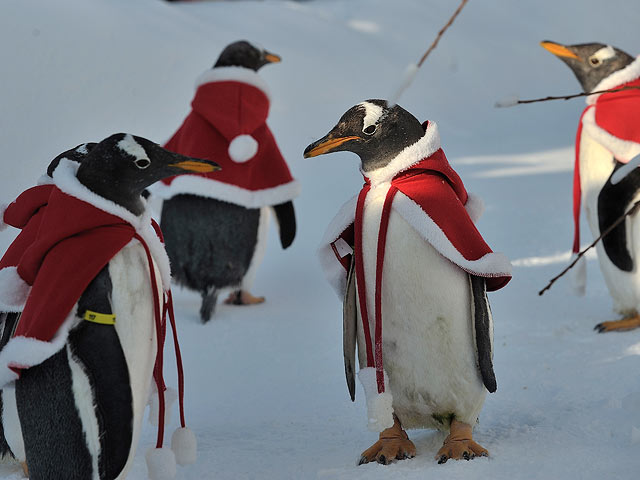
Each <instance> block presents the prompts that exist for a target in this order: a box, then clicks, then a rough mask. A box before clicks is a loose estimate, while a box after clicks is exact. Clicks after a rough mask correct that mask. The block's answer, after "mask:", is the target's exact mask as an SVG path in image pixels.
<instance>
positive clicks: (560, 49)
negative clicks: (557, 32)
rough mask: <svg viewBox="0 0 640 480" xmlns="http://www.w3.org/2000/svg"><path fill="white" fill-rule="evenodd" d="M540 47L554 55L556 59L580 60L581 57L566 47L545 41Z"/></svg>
mask: <svg viewBox="0 0 640 480" xmlns="http://www.w3.org/2000/svg"><path fill="white" fill-rule="evenodd" d="M540 46H541V47H542V48H544V49H545V50H548V51H549V52H551V53H553V54H554V55H555V56H556V57H564V58H574V59H577V60H580V57H579V56H578V55H576V54H575V53H573V52H572V51H571V50H569V49H568V48H567V47H565V46H564V45H560V44H559V43H555V42H550V41H548V40H545V41H544V42H540Z"/></svg>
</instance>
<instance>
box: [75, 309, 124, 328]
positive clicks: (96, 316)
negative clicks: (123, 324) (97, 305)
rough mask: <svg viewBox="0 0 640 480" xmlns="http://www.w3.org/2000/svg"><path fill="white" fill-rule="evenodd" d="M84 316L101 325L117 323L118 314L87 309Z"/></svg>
mask: <svg viewBox="0 0 640 480" xmlns="http://www.w3.org/2000/svg"><path fill="white" fill-rule="evenodd" d="M83 318H84V319H85V320H86V321H88V322H93V323H99V324H100V325H115V324H116V316H115V315H113V314H107V313H98V312H92V311H91V310H87V311H86V312H84V317H83Z"/></svg>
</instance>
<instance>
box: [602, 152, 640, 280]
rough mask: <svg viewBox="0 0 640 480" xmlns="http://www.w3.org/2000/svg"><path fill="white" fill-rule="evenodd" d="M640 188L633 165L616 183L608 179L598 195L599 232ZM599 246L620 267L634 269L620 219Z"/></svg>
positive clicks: (626, 270)
mask: <svg viewBox="0 0 640 480" xmlns="http://www.w3.org/2000/svg"><path fill="white" fill-rule="evenodd" d="M622 165H624V164H623V163H620V162H616V166H615V168H614V169H613V172H612V173H611V175H613V174H614V173H615V172H616V171H617V170H618V169H619V168H620V167H622ZM638 190H640V169H638V168H636V169H634V170H633V171H632V172H631V173H629V174H628V175H627V176H626V177H624V178H623V179H622V180H620V182H618V183H617V184H615V185H614V184H612V183H611V177H609V178H608V179H607V183H605V184H604V186H603V187H602V190H600V193H599V194H598V226H599V228H600V232H603V231H604V230H606V229H607V228H608V227H609V226H610V225H611V224H613V222H615V221H616V220H617V219H618V218H619V217H621V216H622V215H624V213H625V212H626V211H627V209H628V208H629V205H630V204H631V202H632V201H633V199H634V197H635V196H636V194H637V193H638ZM602 246H603V247H604V251H605V253H606V254H607V257H609V259H610V260H611V262H612V263H613V264H614V265H615V266H616V267H618V268H619V269H620V270H622V271H625V272H630V271H632V270H633V258H632V257H631V253H630V252H629V247H628V245H627V226H626V222H625V221H623V222H621V223H620V224H619V225H618V226H617V227H616V228H614V229H613V230H612V231H611V232H610V233H609V234H608V235H605V236H604V237H603V238H602Z"/></svg>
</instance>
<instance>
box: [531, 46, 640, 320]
mask: <svg viewBox="0 0 640 480" xmlns="http://www.w3.org/2000/svg"><path fill="white" fill-rule="evenodd" d="M541 45H542V47H544V48H545V49H546V50H548V51H550V52H551V53H553V54H554V55H556V56H557V57H558V58H560V59H561V60H562V61H563V62H564V63H566V64H567V66H568V67H569V68H570V69H571V70H572V71H573V73H574V74H575V76H576V78H577V79H578V81H579V82H580V85H581V86H582V88H583V89H584V91H585V92H599V91H603V90H615V89H619V88H625V87H635V88H632V89H627V90H623V91H618V92H611V93H602V94H594V95H590V96H588V97H587V108H586V109H585V110H584V112H583V114H582V117H581V118H580V122H579V125H578V134H577V138H576V163H575V170H574V183H573V188H574V190H573V201H574V207H573V213H574V223H575V237H574V245H573V251H574V253H576V252H578V250H579V248H580V235H579V224H580V207H581V204H583V205H584V208H585V212H586V216H587V221H588V223H589V227H590V229H591V233H592V234H593V237H594V238H597V237H598V236H599V235H600V233H601V232H603V231H604V230H605V229H607V227H609V226H610V225H611V224H612V223H613V222H614V221H615V220H616V219H617V218H618V217H620V216H622V215H623V214H624V213H625V211H627V210H628V209H629V208H630V206H631V204H632V203H633V202H635V201H636V200H638V199H639V198H640V192H639V190H640V171H638V169H635V170H634V171H633V172H632V173H630V174H629V175H627V176H626V177H625V178H624V179H623V180H622V181H621V182H619V183H617V184H616V183H615V182H612V181H611V175H612V174H613V173H614V172H615V171H616V170H618V169H619V168H620V167H621V166H622V165H624V164H625V163H627V162H628V161H629V160H631V159H632V158H633V157H635V156H636V155H637V154H638V153H640V90H638V87H640V60H638V59H634V58H633V57H632V56H631V55H629V54H627V53H625V52H623V51H622V50H620V49H618V48H615V47H612V46H611V45H604V44H601V43H586V44H580V45H566V46H565V45H560V44H558V43H554V42H549V41H544V42H542V43H541ZM639 241H640V221H639V220H638V215H637V214H634V215H633V216H632V217H628V218H627V219H626V220H625V221H624V222H623V223H621V224H620V225H619V226H618V227H616V228H615V229H614V230H613V231H612V232H611V233H609V234H608V235H607V236H605V237H604V238H603V239H602V241H601V242H598V244H597V245H596V250H597V253H598V261H599V264H600V270H601V271H602V274H603V276H604V279H605V283H606V284H607V287H608V289H609V293H610V294H611V297H612V298H613V303H614V310H615V311H616V312H618V313H619V314H621V315H622V316H623V318H622V319H621V320H618V321H611V322H603V323H600V324H598V325H596V327H595V328H596V330H597V331H599V332H607V331H612V330H630V329H633V328H636V327H638V326H640V315H639V314H638V312H640V269H639V268H638V265H637V262H638V259H639V258H640V257H639V255H638V254H639V253H640V247H639V246H638V245H639ZM582 269H584V266H582ZM583 271H584V270H583ZM580 284H581V292H580V293H583V291H584V280H580V281H579V285H580Z"/></svg>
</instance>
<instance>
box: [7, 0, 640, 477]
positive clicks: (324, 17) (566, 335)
mask: <svg viewBox="0 0 640 480" xmlns="http://www.w3.org/2000/svg"><path fill="white" fill-rule="evenodd" d="M455 5H457V2H450V1H445V0H432V1H429V2H427V1H426V0H394V1H393V2H389V1H385V0H316V1H309V2H285V1H263V2H244V1H238V2H202V3H196V2H193V3H185V4H170V3H164V2H162V1H159V0H137V1H135V2H131V1H128V0H64V1H58V2H51V1H49V0H6V1H4V2H3V5H2V15H0V40H1V41H0V65H2V75H1V76H0V92H1V93H0V99H1V100H0V105H1V107H2V108H1V112H2V113H1V114H0V144H1V145H2V147H3V159H2V177H1V178H0V187H1V192H2V193H1V197H0V201H10V200H11V199H12V198H13V197H14V196H15V195H17V194H18V193H19V192H20V191H21V190H22V189H24V188H26V187H29V186H31V185H33V184H34V183H35V182H36V180H37V178H38V177H39V176H40V175H41V174H42V173H43V172H44V169H45V168H46V165H47V164H48V162H49V161H50V160H51V159H52V158H53V157H54V156H56V155H57V154H58V153H60V152H62V151H64V150H66V149H68V148H71V147H73V146H75V145H77V144H80V143H83V142H87V141H98V140H100V139H102V138H104V137H106V136H108V135H110V134H112V133H115V132H121V131H123V132H129V133H132V134H135V135H140V136H144V137H147V138H149V139H151V140H155V141H157V142H163V141H165V140H166V139H168V138H169V136H170V135H171V134H172V133H173V132H174V130H175V129H176V128H177V127H178V125H179V124H180V122H181V121H182V119H183V118H184V116H185V115H186V113H187V112H188V110H189V103H190V100H191V97H192V94H193V85H194V81H195V79H196V78H197V77H198V75H199V74H200V73H201V72H202V71H203V70H204V69H205V68H208V67H209V66H210V65H212V64H213V62H214V60H215V58H216V57H217V55H218V53H219V51H220V50H221V49H222V47H223V46H225V45H226V44H227V43H229V42H231V41H234V40H238V39H241V38H246V39H248V40H251V41H255V42H257V43H259V44H261V45H263V46H264V47H265V48H267V49H269V50H271V51H273V52H276V53H278V54H280V55H282V57H283V62H282V63H281V64H277V65H269V66H267V67H265V68H264V70H263V71H262V72H261V74H262V76H263V77H264V78H265V80H266V81H267V82H268V83H269V85H270V91H271V94H272V98H273V104H272V110H271V115H270V120H269V123H270V125H271V127H272V129H273V131H274V133H275V136H276V138H277V139H278V141H279V144H280V146H281V148H282V151H283V153H284V155H285V157H286V158H287V159H288V160H289V164H290V165H291V169H292V171H293V173H294V175H295V176H296V177H297V178H298V179H299V181H300V182H301V184H302V195H301V196H300V198H299V199H298V200H297V201H296V209H297V214H298V220H299V231H298V236H297V238H296V241H295V242H294V244H293V246H292V247H291V248H289V249H288V250H287V251H282V250H281V249H280V247H279V242H278V241H277V238H276V235H274V231H273V230H272V232H271V235H270V239H269V245H268V250H267V255H266V258H265V261H264V264H263V265H262V268H261V269H260V270H259V271H258V276H257V279H256V283H255V287H254V290H255V292H254V293H255V294H258V295H265V296H266V297H267V302H266V303H265V304H263V305H260V306H256V307H246V308H239V307H231V306H225V305H220V306H219V307H218V311H217V313H216V317H215V319H214V320H213V321H212V322H211V323H209V324H207V325H205V326H203V325H200V324H199V322H198V319H197V310H198V297H197V296H196V295H194V294H191V293H189V292H182V291H177V292H176V311H177V314H178V322H179V327H180V334H181V341H182V342H181V343H182V345H183V354H184V359H185V366H186V382H187V383H186V395H187V396H186V407H187V423H188V424H189V426H190V427H191V428H192V429H193V430H194V431H195V433H196V435H197V436H198V450H199V458H198V460H197V462H196V463H195V464H194V465H191V466H188V467H180V468H179V469H178V476H177V478H178V479H266V480H271V479H273V480H281V479H314V478H318V479H331V480H334V479H336V480H339V479H350V480H351V479H367V480H375V479H402V480H405V479H407V480H411V479H424V478H435V476H436V475H437V478H439V479H481V478H482V479H486V478H495V479H514V478H526V479H537V478H540V479H552V478H553V479H555V478H558V479H602V478H616V479H631V478H637V476H638V468H639V467H640V457H639V455H638V444H639V443H640V433H639V432H640V368H639V367H640V358H639V356H640V331H635V332H628V333H620V334H602V335H600V334H596V333H594V332H593V330H592V328H593V326H594V325H595V324H596V323H598V322H600V321H603V320H607V319H611V318H613V317H614V315H613V313H612V311H611V300H610V299H609V296H608V294H607V291H606V288H605V286H604V282H603V280H602V278H601V275H600V273H599V271H598V268H597V265H596V263H595V261H594V260H593V259H590V260H589V262H588V270H589V277H590V278H589V283H588V286H587V296H586V297H584V298H577V297H573V296H570V295H569V285H568V282H567V281H561V282H559V283H558V284H557V285H555V286H554V287H553V289H552V290H551V291H550V292H547V293H546V294H545V295H544V296H543V297H538V295H537V291H538V290H540V289H541V288H542V287H543V286H544V285H545V283H546V282H547V280H548V279H549V278H551V277H552V276H553V275H555V274H556V273H557V272H558V271H560V270H561V269H562V268H563V267H564V266H565V265H566V262H567V259H568V253H567V252H568V250H569V248H570V246H571V240H572V231H571V204H570V203H571V169H572V144H573V137H574V134H575V128H576V124H577V120H578V116H579V114H580V112H581V110H582V108H583V105H584V104H583V103H582V101H581V100H573V101H570V102H553V103H552V102H546V103H542V104H534V105H530V106H519V107H513V108H502V109H497V108H494V103H495V102H496V101H497V100H499V99H501V98H504V97H506V96H517V97H519V98H535V97H542V96H547V95H561V94H568V93H574V92H577V91H578V90H579V88H578V83H577V82H576V80H575V78H573V75H572V74H571V73H570V71H569V70H568V69H567V68H566V67H565V66H564V65H563V64H562V63H561V62H559V61H558V60H557V59H555V58H553V56H551V55H549V53H548V52H545V51H544V50H543V49H542V48H540V47H539V46H538V42H539V41H541V40H547V39H548V40H555V41H558V42H565V43H581V42H590V41H601V42H604V43H608V44H612V45H615V46H618V47H620V48H623V49H625V50H627V51H628V52H629V53H631V54H637V53H638V51H637V50H635V49H636V48H637V40H638V37H637V21H638V18H640V3H639V2H637V1H633V2H630V1H628V0H609V1H607V2H602V1H601V0H567V1H564V2H558V1H555V0H554V1H552V0H538V1H529V2H524V1H519V2H514V1H512V0H493V1H484V2H483V1H478V0H472V1H471V2H469V4H468V6H467V7H466V8H465V10H464V11H463V12H462V13H461V15H460V16H459V17H458V19H457V20H456V22H455V24H454V25H453V26H452V28H451V29H450V30H449V31H447V33H446V34H445V36H444V37H443V38H442V41H441V42H440V44H439V46H438V48H437V49H436V50H435V51H434V52H433V54H432V55H431V56H430V57H429V59H428V60H427V62H426V63H425V65H424V67H423V68H422V69H421V70H420V71H419V72H418V73H417V75H416V78H415V81H414V83H413V84H412V85H411V87H410V88H409V89H408V90H407V91H406V92H405V93H404V94H403V96H402V97H401V98H400V99H399V103H400V105H402V106H404V107H405V108H407V109H408V110H410V111H412V112H413V113H414V114H415V115H416V116H417V117H418V118H420V119H421V120H424V119H432V120H435V121H437V122H438V125H439V127H440V132H441V136H442V143H443V145H444V148H445V151H446V152H447V155H448V157H449V159H450V160H451V162H452V164H453V165H454V167H455V168H456V169H457V170H458V171H459V173H460V174H461V176H462V178H463V179H464V180H465V182H466V185H467V187H468V188H469V190H471V191H473V192H474V193H477V194H479V195H480V196H482V197H483V199H484V201H485V204H486V211H485V214H484V216H483V218H482V219H481V221H480V222H479V228H480V230H481V231H482V232H483V234H484V235H485V237H486V239H487V241H488V243H489V244H490V245H491V246H492V247H493V248H494V249H495V250H497V251H502V252H504V253H506V254H507V255H508V256H509V257H510V258H511V259H512V260H514V266H515V269H514V279H513V281H512V282H511V284H509V285H508V286H507V287H506V288H505V289H503V290H501V291H500V292H497V293H494V294H491V296H490V299H491V302H492V309H493V314H494V320H495V339H496V344H495V369H496V374H497V379H498V391H497V392H496V393H495V394H493V395H489V396H488V397H487V401H486V403H485V407H484V410H483V412H482V414H481V418H480V424H479V425H478V426H477V427H476V430H475V436H476V439H477V440H478V441H479V442H480V443H482V444H483V445H484V446H485V447H487V448H488V449H489V451H490V452H491V458H489V459H484V458H483V459H476V460H474V461H472V462H453V461H450V462H448V463H447V464H445V465H437V464H436V463H435V462H434V460H433V456H434V455H435V453H436V451H437V449H438V447H439V445H440V443H441V441H442V435H441V434H439V433H435V432H429V431H418V432H409V434H410V436H411V438H412V439H413V440H414V441H415V443H416V446H417V449H418V456H417V457H416V458H415V459H412V460H409V461H403V462H398V463H395V464H393V465H390V466H381V465H377V464H369V465H363V466H360V467H357V466H356V460H357V458H358V456H359V454H360V452H361V451H362V450H364V449H365V448H366V447H368V446H369V445H370V444H371V443H373V442H374V441H375V439H376V438H377V436H376V435H375V434H373V433H371V432H369V431H368V430H367V428H366V413H365V412H366V405H365V401H364V395H363V393H362V391H361V390H358V392H357V399H356V403H355V404H352V403H351V402H350V401H349V398H348V393H347V388H346V385H345V382H344V378H343V366H342V352H341V348H342V347H341V306H340V303H339V302H338V301H337V299H336V298H335V295H334V293H333V292H332V290H331V288H330V287H329V285H328V284H327V283H325V281H324V279H323V278H322V274H321V272H320V268H319V265H318V263H317V261H316V259H315V256H314V255H315V248H316V246H317V243H318V241H319V240H320V238H321V237H322V233H323V230H324V228H325V226H326V225H327V224H328V222H329V220H330V219H331V218H332V216H333V215H334V214H335V212H336V211H337V209H338V208H339V206H340V205H341V204H342V203H343V202H344V201H345V200H346V199H348V198H349V197H351V196H352V195H353V194H354V193H355V192H356V191H357V189H358V188H359V186H360V185H361V181H362V179H361V176H360V174H359V173H358V164H357V159H356V157H355V156H353V155H351V154H348V153H340V154H334V155H331V156H326V157H319V158H314V159H309V160H303V159H302V151H303V149H304V147H305V146H306V145H307V144H309V143H310V142H312V141H314V140H316V139H318V138H320V137H321V136H323V135H324V134H325V133H326V132H327V131H328V130H329V129H330V128H331V127H332V126H333V125H334V124H335V123H336V122H337V120H338V119H339V117H340V116H341V115H342V113H344V112H345V111H346V110H347V109H348V108H349V107H351V106H353V105H355V104H356V103H359V102H361V101H363V100H365V99H367V98H380V97H387V96H390V95H392V94H393V93H394V92H395V91H396V90H397V89H398V87H399V86H400V85H401V84H402V81H403V72H405V70H406V68H407V65H409V64H410V63H412V62H416V61H417V60H418V59H419V58H420V56H421V55H422V53H423V52H424V51H425V49H426V48H427V47H428V45H429V44H430V43H431V41H432V40H433V38H434V36H435V34H436V33H437V31H438V30H439V29H440V28H441V26H442V25H443V24H444V23H445V22H446V20H447V19H448V17H449V15H450V14H451V13H452V11H453V9H454V8H455ZM11 230H12V229H7V230H6V231H4V232H2V233H0V247H2V248H4V247H6V245H8V243H9V242H10V240H11V238H12V235H14V234H15V231H11ZM587 236H588V235H587ZM585 241H586V240H585ZM169 351H170V349H168V352H169ZM174 370H175V368H174V364H173V362H172V355H170V354H167V359H166V371H167V379H168V382H169V384H172V385H175V374H174ZM175 417H176V415H174V418H173V419H172V425H173V426H172V427H170V428H169V429H168V432H169V434H170V433H171V431H172V430H173V428H174V427H176V426H177V425H178V423H177V419H176V418H175ZM154 438H155V429H154V428H153V427H151V426H150V425H145V428H144V431H143V435H142V438H141V442H140V445H139V448H138V453H137V457H136V460H135V464H134V466H133V469H132V471H131V473H130V475H129V478H132V479H144V478H146V466H145V461H144V454H145V451H146V450H147V448H148V447H149V446H151V445H152V444H153V442H154ZM167 443H168V440H167ZM17 472H18V469H17V468H16V467H15V466H0V477H4V478H20V475H19V473H17Z"/></svg>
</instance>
